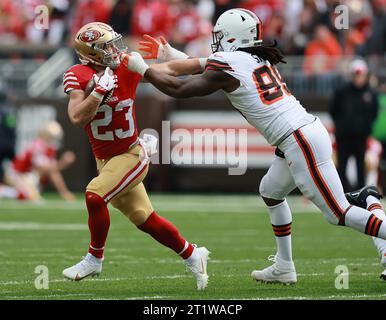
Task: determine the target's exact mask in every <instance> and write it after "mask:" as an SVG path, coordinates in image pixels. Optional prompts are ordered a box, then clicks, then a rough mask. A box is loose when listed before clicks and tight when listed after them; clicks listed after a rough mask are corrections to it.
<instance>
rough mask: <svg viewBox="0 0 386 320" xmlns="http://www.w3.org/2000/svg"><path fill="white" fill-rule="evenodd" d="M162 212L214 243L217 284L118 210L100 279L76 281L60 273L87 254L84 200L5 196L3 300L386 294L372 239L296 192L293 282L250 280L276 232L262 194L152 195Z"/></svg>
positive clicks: (0, 250) (0, 222)
mask: <svg viewBox="0 0 386 320" xmlns="http://www.w3.org/2000/svg"><path fill="white" fill-rule="evenodd" d="M151 199H152V201H153V204H154V207H155V208H156V209H157V211H158V213H159V214H162V215H163V216H165V217H166V218H168V219H170V220H171V221H172V222H174V223H175V224H176V225H177V226H178V227H179V229H180V231H181V233H182V234H183V235H184V236H185V237H186V238H187V239H188V240H189V241H191V242H193V243H197V244H199V245H205V246H207V248H208V249H209V250H211V252H212V254H211V260H210V263H209V265H208V272H209V274H210V283H209V287H208V288H207V290H205V291H204V292H200V291H196V289H195V280H194V279H193V277H192V276H191V275H190V274H189V273H186V272H185V268H184V266H183V264H182V262H181V260H180V259H179V257H178V256H176V255H175V254H174V253H173V252H171V251H170V250H168V249H166V248H164V247H162V246H161V245H159V244H158V243H156V242H155V241H154V240H153V239H152V238H150V237H149V236H148V235H146V234H144V233H142V232H140V231H139V230H137V229H136V228H135V227H134V226H133V225H131V224H130V223H129V222H128V220H126V218H125V217H124V216H123V215H121V214H120V213H119V212H118V211H116V210H111V228H110V234H109V238H108V241H107V250H106V251H105V258H106V260H105V263H104V271H103V273H102V275H101V276H100V277H99V278H93V279H91V278H90V279H85V280H83V281H81V282H72V281H68V280H65V279H63V278H62V276H61V272H62V269H63V268H64V267H68V266H70V265H72V264H74V263H76V262H78V261H79V259H80V258H81V257H82V256H83V255H84V254H85V253H86V252H85V251H86V249H87V245H88V241H89V234H88V230H87V213H86V211H85V209H84V205H83V202H82V201H81V200H79V202H77V203H74V204H66V203H64V202H62V201H60V200H58V199H51V200H47V201H46V202H44V203H42V204H28V203H17V202H13V201H4V200H2V201H1V202H0V243H1V247H0V299H385V298H386V281H382V280H380V279H379V274H380V272H382V271H383V269H382V268H381V266H380V264H379V259H378V256H377V252H376V250H375V248H374V246H373V243H372V240H371V239H370V238H368V237H366V236H364V235H361V234H359V233H357V232H355V231H352V230H349V229H348V228H343V227H334V226H331V225H329V224H328V223H327V222H326V221H325V220H324V218H323V217H322V215H321V214H319V213H316V212H317V211H316V210H315V208H314V207H313V206H312V205H310V204H307V203H304V202H303V201H302V200H301V199H300V198H295V197H294V198H291V199H289V203H290V205H291V207H292V208H293V212H294V223H293V225H294V226H293V247H294V260H295V263H296V267H297V272H298V283H297V284H296V285H294V286H282V285H276V284H275V285H273V284H271V285H267V284H261V283H257V282H254V281H252V280H251V278H250V272H251V271H252V270H253V269H255V268H262V267H265V266H267V265H268V264H269V262H268V261H267V260H266V258H267V256H268V255H270V254H274V253H275V240H274V237H273V235H272V231H271V227H270V223H269V218H268V214H267V212H266V210H265V209H264V206H263V205H262V203H261V200H259V199H258V197H254V196H215V195H209V196H188V195H181V196H179V195H152V196H151ZM38 265H45V266H47V267H48V270H49V289H40V290H38V289H36V288H35V285H34V283H35V278H36V277H37V276H38V274H36V273H35V267H36V266H38ZM338 265H346V266H347V267H348V269H349V289H346V290H344V289H343V290H337V289H336V288H335V278H336V276H337V275H336V274H335V273H334V271H335V268H336V266H338Z"/></svg>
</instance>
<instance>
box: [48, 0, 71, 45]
mask: <svg viewBox="0 0 386 320" xmlns="http://www.w3.org/2000/svg"><path fill="white" fill-rule="evenodd" d="M48 4H49V6H50V11H51V15H50V24H49V28H48V34H47V41H48V43H49V44H51V45H58V44H60V43H61V42H62V41H63V37H64V35H65V32H66V29H67V25H66V23H67V14H68V12H69V9H70V2H69V0H49V1H48Z"/></svg>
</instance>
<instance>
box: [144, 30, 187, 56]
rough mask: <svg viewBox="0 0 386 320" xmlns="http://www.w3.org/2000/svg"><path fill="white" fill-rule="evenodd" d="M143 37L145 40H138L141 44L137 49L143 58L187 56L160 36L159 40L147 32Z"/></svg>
mask: <svg viewBox="0 0 386 320" xmlns="http://www.w3.org/2000/svg"><path fill="white" fill-rule="evenodd" d="M143 38H144V39H145V40H146V41H140V42H139V44H140V46H141V47H140V48H139V50H140V51H142V52H143V54H142V56H143V58H144V59H158V60H161V61H170V60H182V59H188V58H189V56H188V55H186V54H185V53H183V52H181V51H179V50H177V49H174V48H173V47H172V46H171V45H170V44H169V43H168V42H167V41H166V39H165V38H164V37H162V36H161V37H160V41H158V40H157V39H155V38H153V37H151V36H149V35H147V34H145V35H143Z"/></svg>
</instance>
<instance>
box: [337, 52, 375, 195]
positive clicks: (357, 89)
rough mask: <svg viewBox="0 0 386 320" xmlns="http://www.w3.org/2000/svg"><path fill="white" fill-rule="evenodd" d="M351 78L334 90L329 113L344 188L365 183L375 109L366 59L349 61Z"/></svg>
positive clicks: (347, 188) (373, 92)
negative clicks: (351, 180)
mask: <svg viewBox="0 0 386 320" xmlns="http://www.w3.org/2000/svg"><path fill="white" fill-rule="evenodd" d="M350 72H351V74H350V75H351V81H350V82H349V83H348V84H346V85H344V86H343V87H342V88H340V89H338V90H336V91H335V93H334V97H333V100H332V103H331V109H330V113H331V116H332V119H333V120H334V123H335V138H336V144H337V156H338V173H339V175H340V178H341V180H342V184H343V187H344V188H345V190H349V189H357V188H359V187H362V186H363V185H364V184H365V170H364V162H365V150H366V141H367V138H368V137H369V135H370V133H371V129H372V125H373V123H374V120H375V118H376V116H377V112H378V99H377V94H376V93H375V91H374V90H372V89H371V88H370V86H369V72H368V67H367V64H366V62H364V61H363V60H360V59H356V60H354V61H353V62H352V63H351V65H350ZM350 156H354V157H355V162H356V167H357V184H358V185H357V186H352V188H351V186H349V185H348V180H347V177H346V166H347V161H348V159H349V157H350Z"/></svg>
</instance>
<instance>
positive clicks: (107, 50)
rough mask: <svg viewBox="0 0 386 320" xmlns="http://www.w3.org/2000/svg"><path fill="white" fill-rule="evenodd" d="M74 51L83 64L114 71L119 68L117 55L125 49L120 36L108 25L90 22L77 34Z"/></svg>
mask: <svg viewBox="0 0 386 320" xmlns="http://www.w3.org/2000/svg"><path fill="white" fill-rule="evenodd" d="M74 49H75V51H76V53H77V54H78V57H79V60H80V61H81V62H82V63H83V64H88V63H92V64H95V65H98V66H103V67H110V68H112V69H115V68H117V67H118V66H119V64H120V60H119V54H120V53H121V52H124V51H125V50H126V49H127V48H126V47H125V46H124V45H123V42H122V35H120V34H119V33H116V32H115V31H114V29H113V28H112V27H111V26H109V25H108V24H105V23H102V22H91V23H88V24H86V25H84V26H83V27H82V28H80V30H79V31H78V32H77V34H76V36H75V39H74Z"/></svg>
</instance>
